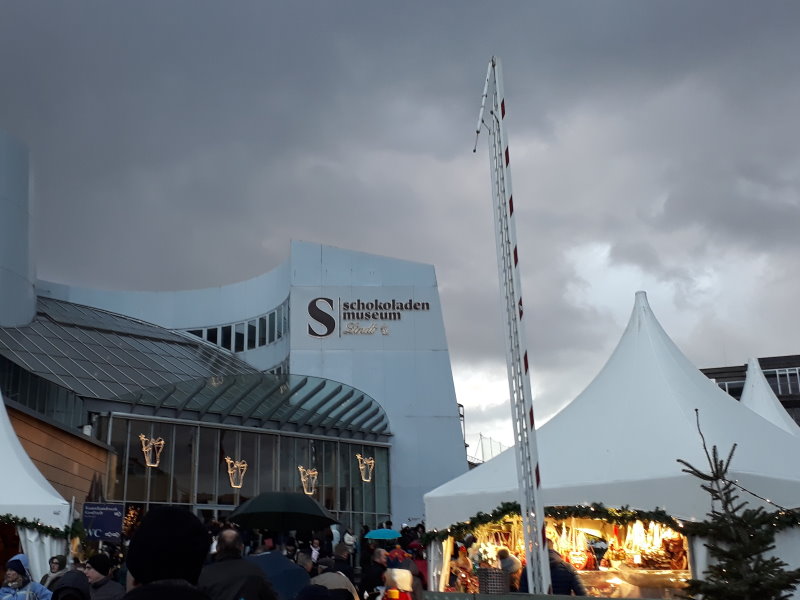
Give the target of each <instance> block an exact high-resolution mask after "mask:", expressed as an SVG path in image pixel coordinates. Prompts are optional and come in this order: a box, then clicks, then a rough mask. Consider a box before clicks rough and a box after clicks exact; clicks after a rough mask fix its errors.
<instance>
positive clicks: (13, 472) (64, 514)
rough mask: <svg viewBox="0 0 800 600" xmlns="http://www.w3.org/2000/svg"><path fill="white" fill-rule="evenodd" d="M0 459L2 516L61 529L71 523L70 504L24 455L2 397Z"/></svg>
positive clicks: (0, 506)
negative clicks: (0, 467) (0, 463)
mask: <svg viewBox="0 0 800 600" xmlns="http://www.w3.org/2000/svg"><path fill="white" fill-rule="evenodd" d="M0 456H2V457H3V480H4V481H5V482H7V484H8V485H5V486H3V487H2V488H1V489H0V514H11V515H12V516H14V517H20V518H24V519H28V520H30V521H37V522H39V523H41V524H42V525H48V526H49V527H58V528H62V527H65V526H66V525H67V523H68V522H69V503H68V502H67V501H66V500H64V498H62V497H61V495H60V494H59V493H58V492H57V491H56V490H55V488H54V487H53V486H52V485H50V482H49V481H47V479H45V478H44V475H42V474H41V472H40V471H39V469H38V468H37V467H36V465H34V464H33V461H32V460H31V459H30V457H29V456H28V453H27V452H25V449H24V448H23V447H22V444H21V443H20V441H19V438H17V433H16V432H15V431H14V427H13V426H12V425H11V420H10V419H9V418H8V412H7V411H6V405H5V401H4V400H3V398H2V394H0Z"/></svg>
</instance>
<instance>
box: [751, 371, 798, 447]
mask: <svg viewBox="0 0 800 600" xmlns="http://www.w3.org/2000/svg"><path fill="white" fill-rule="evenodd" d="M740 402H741V403H742V404H743V405H744V406H746V407H747V408H749V409H750V410H752V411H754V412H756V413H758V414H759V415H761V416H762V417H764V418H765V419H766V420H767V421H769V422H771V423H772V424H773V425H776V426H778V427H780V428H781V429H784V430H786V431H788V432H789V433H791V434H792V435H800V427H799V426H798V425H797V423H796V422H795V420H794V419H792V417H790V416H789V413H787V412H786V409H785V408H784V407H783V404H781V401H780V400H778V397H777V396H776V395H775V392H773V391H772V387H771V386H770V385H769V382H767V378H766V377H764V372H763V371H762V370H761V365H760V364H759V363H758V359H757V358H751V359H750V360H749V361H748V362H747V377H746V378H745V380H744V389H743V390H742V397H741V399H740Z"/></svg>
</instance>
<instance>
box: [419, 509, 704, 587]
mask: <svg viewBox="0 0 800 600" xmlns="http://www.w3.org/2000/svg"><path fill="white" fill-rule="evenodd" d="M547 514H548V516H547V525H546V534H547V537H548V539H549V540H552V543H553V549H554V550H555V551H556V552H558V553H559V554H560V555H561V556H562V558H563V560H565V561H566V562H568V563H570V564H571V565H572V566H573V567H574V568H575V569H576V570H577V572H578V574H579V576H580V579H581V580H582V582H583V584H584V586H585V587H586V589H587V592H588V594H589V596H595V597H598V596H602V597H607V598H644V597H646V598H677V597H680V596H679V594H680V590H681V589H682V588H683V586H684V583H685V581H686V580H687V579H688V578H689V576H690V571H689V565H688V548H689V544H688V539H687V538H686V537H685V536H684V535H683V534H682V532H681V531H680V529H681V525H680V522H678V521H676V520H675V519H672V518H671V517H669V515H667V514H666V513H664V512H663V511H654V512H651V513H646V512H643V511H633V510H617V509H606V508H604V507H602V506H600V505H593V506H590V507H580V508H578V507H559V508H549V509H547ZM451 534H452V535H451ZM432 538H433V539H435V540H436V541H437V542H445V543H446V544H448V545H449V548H450V550H448V551H446V554H447V553H450V555H451V556H452V558H451V560H450V561H449V565H446V566H445V568H444V569H443V572H444V573H445V575H446V576H445V577H444V578H441V577H440V581H439V587H438V589H439V590H440V591H446V592H466V593H477V592H482V591H485V589H484V588H485V585H486V579H485V576H486V575H487V574H488V573H487V572H489V571H495V572H497V571H502V565H501V561H500V560H499V559H498V555H499V553H500V551H501V550H502V549H504V548H505V549H507V550H509V551H510V552H511V553H512V554H513V555H515V556H516V557H517V559H518V560H519V561H521V563H522V564H524V561H525V553H524V540H523V534H522V520H521V519H520V516H519V505H517V504H515V503H506V504H503V505H502V506H500V507H498V508H497V509H496V510H495V511H493V512H492V513H491V514H485V513H482V514H480V515H476V516H475V517H474V518H473V519H471V520H470V522H469V523H468V524H467V523H464V524H461V525H455V526H453V527H452V528H450V529H449V530H448V531H446V532H438V533H437V534H433V535H432ZM455 538H457V539H459V540H464V543H463V544H459V545H456V546H453V540H454V539H455ZM454 548H457V550H456V551H455V552H453V549H454ZM495 574H496V575H497V576H498V577H500V578H501V579H502V577H505V579H506V580H505V582H504V586H505V589H501V590H500V591H508V590H509V589H510V590H511V591H513V590H514V589H515V587H516V583H515V580H514V575H513V574H511V575H503V574H502V573H495ZM482 576H483V579H482ZM517 577H519V574H518V575H517Z"/></svg>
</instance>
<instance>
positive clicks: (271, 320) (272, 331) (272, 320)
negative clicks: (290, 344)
mask: <svg viewBox="0 0 800 600" xmlns="http://www.w3.org/2000/svg"><path fill="white" fill-rule="evenodd" d="M274 341H275V311H273V312H271V313H269V343H270V344H271V343H272V342H274Z"/></svg>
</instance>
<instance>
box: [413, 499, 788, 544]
mask: <svg viewBox="0 0 800 600" xmlns="http://www.w3.org/2000/svg"><path fill="white" fill-rule="evenodd" d="M519 514H520V510H519V502H503V503H502V504H501V505H500V506H498V507H497V508H496V509H494V510H493V511H492V512H491V513H489V514H487V513H485V512H479V513H478V514H477V515H475V516H474V517H472V518H471V519H470V520H469V521H465V522H464V523H456V524H454V525H451V526H450V527H448V528H447V529H442V530H433V531H428V532H426V533H425V535H423V536H422V540H421V541H422V543H423V544H424V545H425V546H427V545H428V544H430V543H431V542H434V541H439V542H441V541H444V540H446V539H447V538H448V537H450V536H452V537H454V538H455V539H457V540H462V539H464V538H465V537H466V535H467V534H468V533H470V532H471V531H472V530H473V529H475V528H477V527H479V526H481V525H487V524H489V523H494V522H496V521H501V520H503V519H505V518H506V517H508V516H511V515H519ZM544 514H545V516H547V517H550V518H551V519H555V520H557V521H564V520H566V519H570V518H573V517H574V518H576V519H599V520H601V521H606V522H608V523H614V524H616V525H630V524H631V523H634V522H636V521H643V522H649V521H653V522H654V523H660V524H661V525H666V526H667V527H669V528H671V529H674V530H676V531H678V530H679V529H683V533H686V534H696V535H702V534H703V533H704V531H705V530H704V526H705V523H703V522H683V521H679V520H678V519H675V518H674V517H672V516H670V515H669V514H667V513H666V511H664V510H662V509H660V508H656V509H655V510H651V511H646V510H635V509H631V508H628V507H627V506H623V507H622V508H607V507H605V506H603V505H602V504H600V503H593V504H590V505H588V506H585V505H584V506H546V507H545V509H544ZM764 517H765V520H767V521H769V522H770V523H771V525H772V526H773V527H775V530H776V531H782V530H784V529H788V528H790V527H797V526H800V511H798V510H778V511H775V512H773V513H764Z"/></svg>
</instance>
